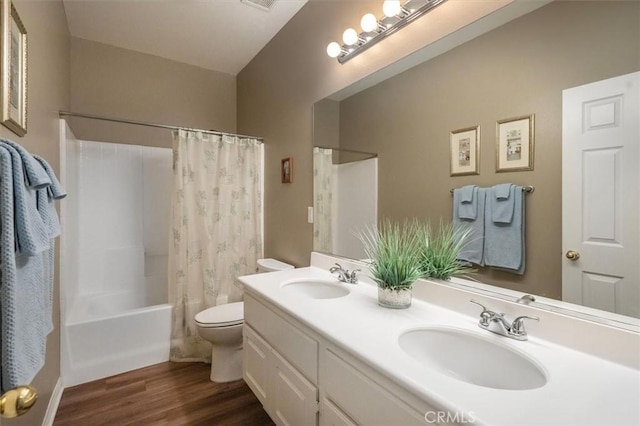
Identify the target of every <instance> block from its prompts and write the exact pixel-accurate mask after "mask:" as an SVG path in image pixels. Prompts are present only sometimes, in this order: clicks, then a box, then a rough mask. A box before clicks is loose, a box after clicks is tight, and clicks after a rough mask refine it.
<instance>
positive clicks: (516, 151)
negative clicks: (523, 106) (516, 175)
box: [496, 114, 535, 172]
mask: <svg viewBox="0 0 640 426" xmlns="http://www.w3.org/2000/svg"><path fill="white" fill-rule="evenodd" d="M534 129H535V125H534V114H531V115H526V116H522V117H515V118H509V119H507V120H501V121H498V122H497V123H496V172H516V171H524V170H533V142H534Z"/></svg>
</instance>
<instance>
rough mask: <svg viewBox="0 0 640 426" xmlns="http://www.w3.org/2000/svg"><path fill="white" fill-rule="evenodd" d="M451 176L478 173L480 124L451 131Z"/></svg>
mask: <svg viewBox="0 0 640 426" xmlns="http://www.w3.org/2000/svg"><path fill="white" fill-rule="evenodd" d="M450 139H451V147H450V153H449V156H450V158H449V165H450V170H451V176H465V175H478V174H480V126H475V127H468V128H466V129H460V130H455V131H453V132H451V137H450Z"/></svg>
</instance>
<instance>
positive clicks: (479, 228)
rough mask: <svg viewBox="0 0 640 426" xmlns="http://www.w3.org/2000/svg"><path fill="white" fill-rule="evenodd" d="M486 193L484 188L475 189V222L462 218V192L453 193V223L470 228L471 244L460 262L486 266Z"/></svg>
mask: <svg viewBox="0 0 640 426" xmlns="http://www.w3.org/2000/svg"><path fill="white" fill-rule="evenodd" d="M486 191H487V190H485V189H483V188H474V193H475V194H476V200H475V202H476V212H477V215H476V218H475V220H470V219H464V218H461V217H460V214H459V212H458V206H460V205H461V202H460V198H461V191H460V190H454V191H453V223H454V225H455V226H456V227H460V226H462V227H465V228H470V230H471V231H470V233H469V242H468V243H467V244H466V245H465V247H464V249H463V250H462V251H461V253H460V256H459V258H458V260H461V261H464V262H470V263H475V264H478V265H480V266H484V226H485V225H484V222H485V220H484V215H485V212H484V210H485V198H486Z"/></svg>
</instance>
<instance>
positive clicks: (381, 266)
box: [359, 219, 423, 291]
mask: <svg viewBox="0 0 640 426" xmlns="http://www.w3.org/2000/svg"><path fill="white" fill-rule="evenodd" d="M422 227H423V225H421V224H420V223H419V222H418V221H417V220H415V219H407V220H405V221H403V222H392V221H391V220H389V219H385V220H384V221H383V222H382V223H381V224H379V225H378V226H374V227H367V228H365V230H364V231H362V232H361V233H360V234H359V238H360V241H361V242H362V244H363V246H364V251H365V253H366V255H367V257H368V258H369V259H370V262H371V263H370V265H369V269H370V271H371V278H373V280H374V281H375V282H376V284H378V286H379V287H380V288H383V289H389V290H396V291H398V290H404V289H410V288H411V286H412V285H413V283H414V282H415V281H416V280H418V279H419V278H421V277H422V275H423V274H422V267H421V258H422V251H421V248H422V241H421V236H422Z"/></svg>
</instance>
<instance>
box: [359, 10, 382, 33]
mask: <svg viewBox="0 0 640 426" xmlns="http://www.w3.org/2000/svg"><path fill="white" fill-rule="evenodd" d="M360 27H361V28H362V31H365V32H367V33H369V32H371V31H375V30H376V29H377V28H378V20H377V19H376V16H375V15H374V14H373V13H367V14H366V15H364V16H363V17H362V19H361V20H360Z"/></svg>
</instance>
